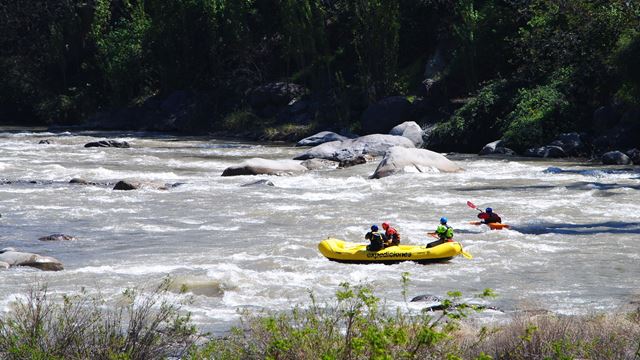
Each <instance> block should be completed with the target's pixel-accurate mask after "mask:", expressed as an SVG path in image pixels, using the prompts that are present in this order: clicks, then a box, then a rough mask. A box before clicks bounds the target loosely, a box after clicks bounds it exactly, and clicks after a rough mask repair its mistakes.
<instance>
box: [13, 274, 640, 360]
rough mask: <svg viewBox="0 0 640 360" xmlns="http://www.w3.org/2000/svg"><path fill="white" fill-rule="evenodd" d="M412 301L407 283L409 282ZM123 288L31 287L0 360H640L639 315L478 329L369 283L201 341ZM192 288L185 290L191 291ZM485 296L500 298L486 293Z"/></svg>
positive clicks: (246, 317)
mask: <svg viewBox="0 0 640 360" xmlns="http://www.w3.org/2000/svg"><path fill="white" fill-rule="evenodd" d="M401 284H402V290H401V291H402V296H403V298H404V299H405V303H406V302H407V300H406V299H407V293H408V284H409V276H408V273H404V274H402V279H401ZM170 285H171V282H170V280H166V281H164V282H163V283H162V284H161V285H159V286H158V287H157V288H155V289H152V290H151V291H150V292H149V293H148V295H142V292H141V291H139V290H126V291H125V292H124V293H123V294H122V300H123V301H120V302H118V303H117V304H111V305H110V306H105V305H106V304H105V303H104V302H103V301H101V300H99V299H96V298H95V297H92V296H90V295H88V294H87V293H86V292H81V293H80V294H79V295H77V296H73V297H68V296H62V297H61V299H53V298H52V297H51V295H50V293H49V292H48V290H47V288H46V287H38V288H34V290H32V291H31V292H30V293H29V294H27V296H26V297H24V298H23V299H22V300H18V301H16V303H15V304H14V311H12V312H10V313H7V314H5V315H3V317H2V318H0V358H2V359H88V358H91V359H108V360H129V359H192V360H204V359H274V360H275V359H278V360H284V359H296V360H298V359H324V360H330V359H336V360H337V359H345V360H346V359H349V360H355V359H447V360H456V359H478V360H488V359H516V360H519V359H522V360H525V359H558V360H564V359H639V358H640V311H639V310H636V311H632V312H628V313H618V314H594V315H590V316H557V315H550V314H545V315H526V314H524V313H520V315H516V316H514V317H513V319H512V320H511V321H509V322H508V323H507V324H493V325H491V326H478V325H477V324H475V323H474V322H473V321H472V320H470V319H468V315H470V314H471V313H473V312H475V311H481V309H479V308H478V307H475V306H472V305H469V304H466V303H464V302H462V303H461V302H460V300H461V297H462V294H461V293H459V292H455V291H454V292H450V293H448V297H447V298H446V299H445V300H444V301H443V305H445V306H444V307H445V310H444V311H442V312H428V311H425V310H412V309H411V308H410V307H408V306H401V307H400V308H390V307H388V306H386V305H385V303H384V302H383V301H382V300H381V299H380V298H378V297H376V296H375V295H374V294H373V290H372V289H371V288H370V287H368V286H366V285H358V286H353V285H350V284H347V283H343V284H341V285H340V287H339V288H338V289H337V291H336V294H335V297H334V298H333V299H332V300H328V301H326V302H318V301H317V299H316V298H315V296H314V295H313V293H311V292H310V300H309V303H308V304H306V305H305V306H296V307H294V308H293V309H291V311H288V312H277V313H276V312H261V313H253V312H244V313H243V314H242V317H241V324H240V326H238V327H236V328H233V329H231V330H230V331H229V332H228V333H227V334H226V335H225V336H223V337H211V336H209V335H207V334H200V333H199V332H198V331H197V329H196V328H195V327H194V326H193V325H191V321H190V316H189V314H188V313H184V311H183V310H182V308H181V304H171V303H170V302H168V301H167V300H166V299H167V298H166V297H165V295H167V291H168V289H169V288H170ZM184 290H188V289H184ZM478 296H479V297H483V298H486V297H493V296H495V295H494V294H493V293H492V291H491V290H489V289H487V290H485V291H484V292H483V293H482V294H479V295H478Z"/></svg>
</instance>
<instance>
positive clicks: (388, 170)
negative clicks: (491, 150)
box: [371, 146, 463, 179]
mask: <svg viewBox="0 0 640 360" xmlns="http://www.w3.org/2000/svg"><path fill="white" fill-rule="evenodd" d="M408 169H411V170H409V171H413V172H415V171H417V172H457V171H462V170H463V169H462V168H461V167H460V166H458V165H456V164H455V163H454V162H453V161H451V160H449V159H447V158H446V157H445V156H444V155H442V154H439V153H437V152H433V151H430V150H426V149H408V148H404V147H400V146H395V147H392V148H391V149H389V151H387V153H386V154H385V156H384V158H383V159H382V161H381V162H380V164H378V167H377V168H376V170H375V171H374V173H373V175H371V179H379V178H383V177H386V176H390V175H393V174H397V173H401V172H405V171H407V170H408Z"/></svg>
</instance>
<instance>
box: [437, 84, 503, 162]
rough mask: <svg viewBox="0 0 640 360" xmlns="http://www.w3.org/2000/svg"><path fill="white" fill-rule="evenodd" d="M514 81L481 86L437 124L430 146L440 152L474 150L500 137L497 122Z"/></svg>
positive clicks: (476, 150) (499, 122)
mask: <svg viewBox="0 0 640 360" xmlns="http://www.w3.org/2000/svg"><path fill="white" fill-rule="evenodd" d="M513 88H514V84H513V83H510V82H508V81H506V80H497V81H492V82H490V83H488V84H486V85H485V86H484V87H482V88H481V89H480V90H479V91H478V92H477V93H476V95H475V96H474V97H472V98H471V99H469V101H467V102H466V103H465V104H464V105H463V106H462V107H461V108H460V109H458V110H456V112H455V113H454V114H453V116H452V117H451V118H450V119H449V120H448V121H446V122H444V123H441V124H439V125H438V126H437V127H436V128H435V129H434V132H433V134H432V136H431V139H430V145H429V147H430V148H434V149H437V150H441V151H463V152H478V151H479V150H480V149H481V148H482V146H484V145H485V144H486V143H488V142H491V141H494V140H496V139H498V138H499V137H500V136H501V133H500V124H501V122H502V120H501V119H502V118H503V117H504V114H506V113H507V112H508V109H509V106H510V102H511V97H512V92H513Z"/></svg>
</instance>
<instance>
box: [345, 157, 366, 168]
mask: <svg viewBox="0 0 640 360" xmlns="http://www.w3.org/2000/svg"><path fill="white" fill-rule="evenodd" d="M366 163H367V158H366V156H364V155H359V156H356V157H354V158H352V159H344V160H342V161H340V163H339V164H338V167H339V168H346V167H351V166H356V165H362V164H366Z"/></svg>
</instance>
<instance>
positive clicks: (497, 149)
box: [478, 140, 516, 155]
mask: <svg viewBox="0 0 640 360" xmlns="http://www.w3.org/2000/svg"><path fill="white" fill-rule="evenodd" d="M515 154H516V152H515V151H513V150H511V149H509V148H508V147H505V146H504V141H502V140H496V141H494V142H490V143H488V144H487V145H485V146H484V147H483V148H482V150H480V153H479V154H478V155H515Z"/></svg>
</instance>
